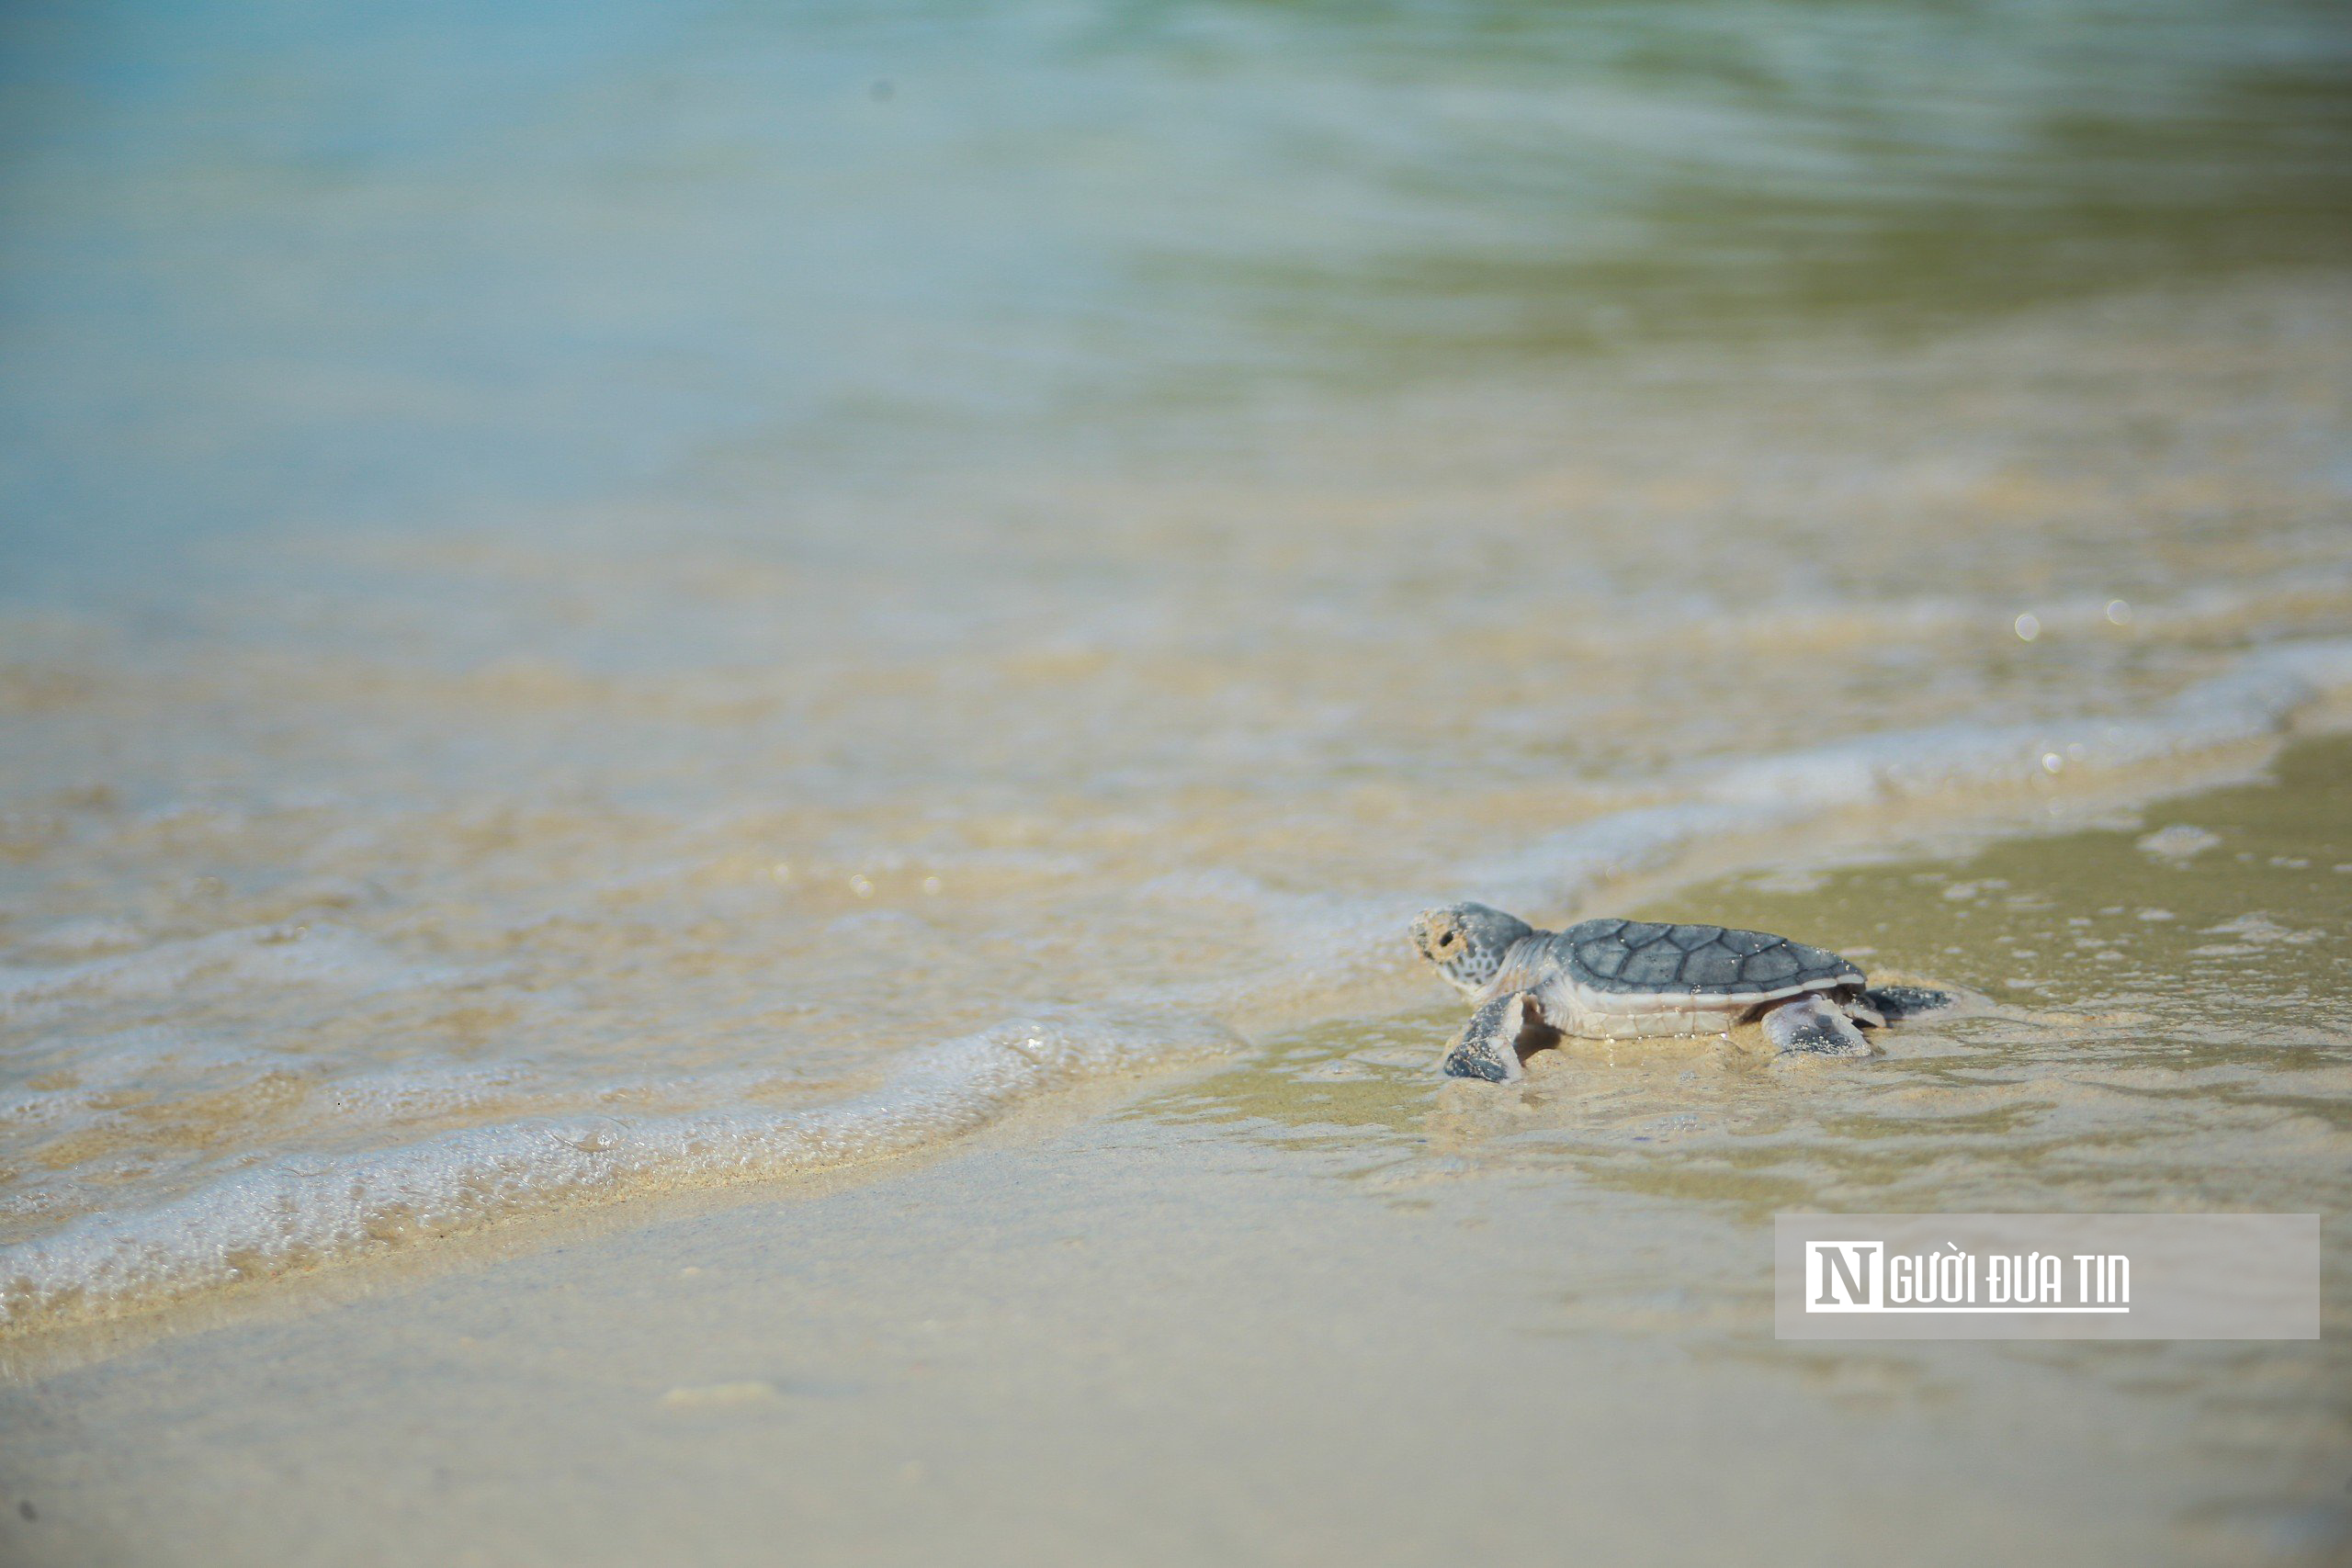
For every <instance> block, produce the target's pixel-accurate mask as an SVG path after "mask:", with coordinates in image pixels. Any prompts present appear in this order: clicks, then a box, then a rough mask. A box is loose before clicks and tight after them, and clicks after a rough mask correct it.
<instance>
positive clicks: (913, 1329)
mask: <svg viewBox="0 0 2352 1568" xmlns="http://www.w3.org/2000/svg"><path fill="white" fill-rule="evenodd" d="M2274 773H2275V779H2276V782H2257V783H2250V784H2243V785H2233V786H2231V787H2227V788H2222V789H2215V790H2208V791H2205V792H2202V793H2200V794H2197V795H2189V796H2187V797H2184V798H2181V799H2177V800H2174V801H2170V802H2165V803H2160V804H2158V805H2155V806H2153V807H2148V808H2146V809H2144V810H2141V811H2137V812H2131V813H2123V812H2120V811H2119V812H2117V813H2114V814H2112V819H2111V820H2110V821H2109V822H2108V823H2106V824H2104V825H2101V826H2096V827H2092V828H2088V829H2079V828H2078V829H2073V830H2070V831H2066V832H2063V833H2057V834H2041V835H2037V836H2032V837H2024V838H2017V837H2008V838H1994V839H1987V840H1979V841H1977V842H1975V843H1973V844H1972V843H1959V842H1948V843H1945V844H1942V845H1939V846H1931V847H1930V849H1928V851H1925V852H1922V851H1918V850H1916V849H1915V850H1914V851H1913V852H1908V853H1905V854H1903V855H1901V856H1899V857H1881V858H1871V859H1862V860H1857V859H1856V858H1855V857H1854V856H1853V855H1851V854H1850V853H1849V855H1848V856H1847V857H1846V859H1845V860H1844V861H1843V862H1839V861H1838V860H1837V859H1835V858H1825V857H1821V856H1815V857H1814V858H1813V860H1812V861H1810V862H1809V863H1808V862H1805V861H1802V860H1800V861H1798V862H1795V863H1781V864H1776V865H1774V866H1771V867H1769V868H1766V869H1761V870H1756V871H1750V872H1745V873H1741V874H1736V875H1734V876H1731V877H1728V878H1726V879H1723V880H1720V881H1717V882H1714V883H1713V884H1707V885H1698V886H1689V887H1686V888H1682V889H1679V890H1677V891H1674V892H1671V893H1666V894H1660V895H1658V896H1657V897H1654V898H1653V899H1652V900H1650V902H1649V904H1648V907H1647V908H1645V909H1643V910H1641V911H1639V912H1642V913H1648V914H1656V915H1661V916H1663V915H1672V914H1678V913H1679V914H1689V915H1692V916H1694V917H1695V916H1699V915H1704V916H1705V917H1707V918H1717V919H1735V920H1754V921H1756V922H1758V923H1762V924H1766V925H1771V926H1778V927H1781V928H1782V929H1791V930H1796V931H1801V932H1802V934H1804V935H1805V936H1807V937H1809V938H1815V939H1818V940H1822V941H1825V942H1830V943H1832V944H1844V945H1846V946H1847V948H1848V950H1849V951H1853V950H1855V949H1860V948H1871V949H1873V950H1874V951H1873V952H1872V953H1871V955H1870V957H1869V959H1868V962H1869V963H1870V964H1871V965H1872V966H1873V967H1874V968H1876V969H1880V970H1883V971H1886V972H1902V973H1908V974H1914V975H1918V976H1926V977H1930V978H1934V979H1938V980H1941V981H1945V982H1949V983H1951V984H1955V985H1958V986H1961V987H1965V988H1966V989H1967V990H1968V991H1969V993H1970V995H1971V1001H1970V1005H1968V1006H1967V1007H1965V1008H1963V1009H1962V1010H1958V1011H1956V1012H1955V1013H1954V1014H1953V1015H1951V1016H1950V1017H1948V1018H1944V1019H1940V1020H1931V1021H1921V1022H1919V1023H1917V1024H1913V1025H1909V1026H1906V1027H1905V1028H1903V1029H1901V1030H1898V1031H1895V1032H1892V1033H1890V1034H1889V1035H1888V1036H1887V1037H1886V1038H1885V1041H1884V1043H1885V1046H1886V1055H1883V1056H1882V1057H1880V1058H1878V1059H1875V1060H1873V1061H1871V1062H1868V1063H1862V1064H1851V1065H1844V1064H1818V1065H1815V1066H1807V1067H1799V1068H1794V1069H1791V1068H1784V1067H1778V1066H1773V1065H1771V1064H1770V1062H1769V1061H1767V1060H1766V1059H1765V1058H1763V1057H1761V1056H1760V1055H1757V1054H1756V1053H1755V1052H1753V1051H1752V1050H1751V1049H1749V1048H1748V1043H1746V1042H1743V1041H1739V1040H1734V1041H1731V1042H1722V1041H1701V1042H1690V1043H1658V1044H1656V1045H1650V1046H1644V1047H1641V1048H1639V1049H1635V1048H1633V1047H1613V1048H1612V1047H1608V1046H1602V1045H1582V1046H1577V1047H1573V1048H1570V1049H1565V1050H1561V1051H1555V1052H1547V1053H1543V1054H1540V1055H1537V1056H1536V1057H1535V1058H1533V1059H1532V1061H1531V1064H1530V1075H1529V1079H1528V1082H1527V1084H1526V1085H1525V1086H1524V1088H1523V1089H1521V1090H1519V1091H1515V1092H1498V1091H1494V1090H1491V1089H1485V1088H1483V1087H1476V1086H1468V1085H1445V1084H1442V1083H1440V1082H1439V1081H1438V1080H1436V1079H1434V1078H1433V1077H1431V1076H1430V1056H1431V1055H1432V1054H1433V1052H1434V1049H1435V1047H1436V1045H1437V1044H1438V1043H1439V1042H1440V1041H1442V1038H1443V1035H1444V1033H1445V1032H1446V1031H1448V1030H1449V1029H1451V1028H1453V1026H1454V1025H1455V1024H1456V1023H1458V1021H1459V1020H1458V1016H1457V1010H1455V1009H1453V1008H1452V1007H1450V1006H1448V1005H1445V1004H1443V1003H1441V1002H1438V1001H1437V1000H1435V999H1434V998H1433V997H1432V998H1431V999H1430V1000H1429V1001H1427V1003H1426V1004H1425V1005H1423V1004H1416V1005H1415V1006H1413V1007H1411V1008H1409V1009H1408V1010H1405V1011H1403V1012H1400V1013H1398V1014H1397V1015H1395V1016H1393V1017H1391V1018H1389V1019H1386V1020H1385V1021H1378V1022H1375V1023H1372V1024H1363V1023H1356V1024H1350V1025H1347V1026H1344V1027H1341V1026H1331V1027H1326V1028H1317V1029H1308V1030H1305V1031H1300V1032H1292V1033H1289V1034H1285V1035H1283V1036H1280V1037H1278V1038H1274V1039H1271V1040H1268V1041H1266V1042H1264V1049H1263V1051H1262V1053H1261V1055H1257V1056H1255V1057H1252V1058H1250V1059H1249V1060H1247V1061H1246V1062H1243V1063H1241V1064H1239V1065H1237V1066H1231V1067H1229V1068H1225V1069H1219V1070H1215V1071H1211V1072H1209V1073H1206V1074H1202V1073H1198V1072H1195V1073H1194V1074H1193V1075H1192V1076H1190V1077H1172V1078H1171V1077H1162V1078H1159V1079H1155V1080H1143V1081H1139V1082H1137V1083H1136V1086H1135V1087H1134V1089H1132V1090H1131V1091H1130V1098H1128V1099H1127V1100H1125V1101H1124V1102H1122V1103H1121V1104H1118V1105H1116V1106H1113V1107H1109V1108H1103V1107H1093V1108H1090V1109H1091V1110H1093V1111H1095V1113H1093V1114H1090V1115H1087V1116H1085V1117H1083V1118H1081V1119H1078V1120H1075V1121H1073V1120H1069V1119H1067V1118H1066V1119H1064V1120H1062V1121H1061V1122H1059V1123H1058V1124H1056V1123H1053V1122H1044V1121H1038V1120H1034V1119H1033V1120H1030V1121H1025V1122H1017V1123H1015V1124H1011V1125H1007V1126H1004V1127H1001V1128H999V1129H997V1130H996V1131H994V1132H992V1133H990V1134H986V1135H985V1136H984V1137H983V1138H982V1139H981V1140H979V1141H978V1143H976V1144H973V1145H967V1146H966V1147H964V1148H963V1149H962V1150H960V1151H958V1152H956V1153H953V1154H951V1155H949V1156H946V1157H944V1158H941V1159H937V1160H935V1161H933V1162H932V1163H929V1164H927V1165H923V1166H922V1167H920V1168H901V1169H899V1170H896V1171H888V1172H883V1173H880V1174H878V1175H876V1177H875V1178H874V1179H867V1180H864V1181H861V1182H858V1183H856V1184H846V1183H845V1184H842V1185H838V1186H836V1187H834V1188H832V1189H831V1190H824V1191H818V1192H809V1191H804V1190H789V1189H769V1190H760V1191H757V1192H755V1193H752V1194H750V1195H746V1196H744V1197H743V1198H742V1199H741V1201H736V1202H729V1203H723V1204H721V1203H716V1202H713V1203H708V1204H706V1205H705V1206H703V1207H700V1208H697V1209H691V1210H690V1209H685V1208H673V1209H669V1210H660V1209H655V1210H647V1211H642V1212H637V1213H619V1214H616V1216H615V1217H614V1220H613V1223H612V1224H609V1225H608V1226H607V1227H605V1229H604V1230H603V1231H602V1232H601V1233H600V1234H580V1235H570V1236H561V1237H557V1238H555V1239H553V1240H551V1241H549V1242H548V1243H547V1244H545V1245H543V1246H540V1247H536V1248H531V1249H526V1250H522V1251H520V1252H517V1253H515V1254H513V1255H510V1256H506V1257H503V1258H499V1259H497V1260H495V1261H492V1262H489V1263H487V1264H481V1263H479V1262H477V1263H476V1264H475V1265H474V1266H470V1267H468V1268H464V1269H444V1270H442V1271H439V1272H433V1273H410V1274H394V1273H391V1272H389V1271H384V1272H378V1273H375V1274H372V1275H368V1274H364V1273H362V1272H355V1273H354V1274H353V1275H352V1276H351V1278H353V1279H354V1280H365V1283H364V1285H362V1286H358V1287H355V1289H354V1290H353V1291H352V1292H350V1295H351V1298H352V1299H346V1300H344V1301H340V1302H336V1303H323V1302H313V1303H310V1310H307V1311H300V1312H295V1311H288V1310H278V1311H274V1312H272V1313H270V1314H267V1315H257V1314H246V1315H244V1316H243V1317H239V1316H237V1315H234V1314H232V1315H231V1316H229V1317H227V1318H225V1319H220V1320H216V1321H214V1322H212V1323H210V1324H209V1325H202V1326H196V1325H184V1326H182V1327H180V1328H179V1329H177V1330H176V1331H164V1330H159V1331H157V1334H155V1335H151V1336H150V1337H147V1338H146V1339H145V1340H144V1341H143V1342H138V1343H123V1344H118V1345H117V1346H115V1347H114V1353H112V1354H100V1353H93V1352H92V1350H91V1349H90V1348H88V1347H85V1349H84V1350H83V1351H82V1352H81V1353H79V1354H65V1353H61V1352H60V1351H59V1350H58V1349H57V1348H55V1346H54V1345H52V1348H51V1351H50V1352H47V1355H48V1358H49V1359H47V1361H46V1362H43V1361H42V1360H41V1359H40V1357H39V1356H36V1355H34V1354H33V1353H32V1351H33V1348H32V1347H31V1346H28V1345H26V1344H19V1345H18V1346H17V1348H15V1349H14V1351H13V1352H12V1354H13V1355H14V1356H15V1357H16V1363H15V1365H16V1370H17V1377H16V1378H15V1379H14V1380H12V1381H11V1382H10V1383H9V1384H8V1385H7V1387H6V1392H5V1394H0V1398H5V1413H0V1420H5V1422H6V1427H7V1428H8V1429H9V1430H10V1431H11V1432H12V1433H13V1434H14V1435H15V1436H14V1438H13V1439H12V1440H11V1442H10V1443H9V1444H8V1445H7V1448H6V1455H5V1458H0V1493H4V1494H5V1497H4V1498H0V1500H5V1502H6V1512H5V1514H0V1529H5V1532H6V1533H5V1535H4V1536H0V1549H5V1551H6V1555H7V1556H8V1558H9V1560H10V1561H16V1562H28V1563H38V1562H61V1563H62V1562H93V1561H107V1562H158V1563H161V1562H250V1561H303V1562H354V1563H358V1562H392V1561H403V1562H413V1561H444V1562H585V1563H597V1562H631V1561H646V1560H661V1559H665V1558H666V1559H685V1558H691V1559H693V1560H695V1561H701V1562H775V1561H779V1560H793V1561H807V1562H849V1561H856V1562H939V1561H954V1562H1105V1561H1117V1562H1212V1561H1213V1562H1300V1563H1304V1562H1330V1561H1339V1560H1356V1561H1362V1562H1380V1563H1388V1562H1395V1563H1408V1562H1430V1561H1436V1560H1441V1559H1446V1558H1452V1557H1456V1556H1464V1555H1478V1554H1486V1553H1495V1552H1505V1553H1519V1554H1525V1555H1530V1556H1534V1557H1537V1558H1539V1559H1540V1560H1547V1561H1549V1560H1560V1559H1573V1560H1608V1561H1622V1562H1689V1561H1693V1560H1708V1561H1720V1562H1781V1561H1789V1560H1791V1559H1792V1557H1797V1556H1800V1555H1801V1556H1803V1558H1804V1560H1806V1561H1812V1562H1855V1563H1863V1562H1871V1563H1883V1562H1953V1563H1960V1562H1968V1563H1975V1562H1994V1561H1999V1562H2052V1563H2056V1562H2067V1563H2105V1562H2113V1563H2163V1562H2181V1563H2213V1562H2324V1561H2338V1560H2340V1554H2341V1552H2342V1551H2344V1550H2345V1547H2346V1542H2347V1541H2352V1514H2347V1509H2346V1498H2345V1496H2344V1495H2343V1491H2342V1488H2343V1484H2344V1476H2345V1472H2346V1459H2345V1456H2346V1453H2347V1452H2352V1424H2347V1420H2346V1394H2347V1392H2352V1367H2347V1363H2346V1358H2345V1355H2344V1352H2343V1350H2342V1342H2341V1340H2340V1338H2324V1339H2322V1340H2321V1341H2318V1342H2315V1343H2278V1344H2230V1343H2215V1344H2201V1345H2200V1344H2144V1345H2090V1344H2079V1343H2075V1344H2008V1345H2002V1344H1989V1343H1982V1344H1901V1345H1894V1344H1873V1345H1867V1346H1863V1345H1856V1346H1837V1345H1826V1346H1825V1345H1802V1346H1800V1345H1781V1344H1779V1343H1777V1342H1775V1341H1774V1340H1773V1338H1772V1337H1771V1322H1770V1291H1769V1286H1770V1280H1769V1267H1768V1262H1767V1246H1768V1242H1769V1237H1770V1216H1771V1214H1772V1213H1774V1212H1775V1211H1778V1210H1783V1209H1812V1208H1818V1209H1828V1210H1838V1209H1849V1210H1857V1211H1862V1210H1887V1209H1939V1208H1941V1209H1963V1208H1964V1209H2018V1210H2034V1209H2046V1210H2069V1209H2098V1208H2111V1209H2147V1210H2166V1209H2177V1210H2227V1209H2290V1210H2299V1211H2302V1212H2311V1211H2313V1210H2316V1211H2318V1212H2320V1213H2323V1214H2324V1215H2325V1216H2326V1219H2325V1224H2326V1229H2327V1235H2328V1237H2329V1241H2330V1248H2329V1253H2328V1261H2327V1280H2326V1283H2327V1289H2328V1300H2329V1303H2330V1305H2329V1308H2328V1313H2327V1317H2326V1324H2327V1329H2328V1333H2329V1334H2330V1335H2331V1336H2340V1334H2341V1333H2342V1329H2343V1315H2342V1310H2341V1307H2340V1305H2339V1304H2338V1303H2341V1302H2343V1301H2344V1300H2345V1299H2346V1284H2347V1281H2346V1276H2345V1269H2344V1266H2343V1264H2342V1262H2341V1258H2342V1256H2343V1254H2342V1251H2341V1248H2340V1247H2339V1246H2337V1245H2336V1244H2337V1243H2338V1242H2340V1239H2341V1236H2342V1226H2343V1225H2344V1224H2345V1221H2346V1215H2347V1213H2352V1159H2347V1157H2346V1156H2348V1155H2352V1132H2347V1123H2348V1122H2352V975H2347V964H2346V936H2347V935H2352V931H2347V929H2346V927H2347V919H2346V909H2347V907H2352V897H2346V893H2347V891H2352V869H2338V868H2339V867H2345V868H2352V741H2347V740H2346V739H2340V738H2325V737H2322V738H2315V739H2306V740H2303V741H2301V742H2298V743H2296V744H2295V745H2293V746H2291V747H2290V748H2289V750H2287V751H2286V752H2285V753H2284V754H2283V755H2282V756H2281V757H2280V758H2279V759H2278V762H2277V763H2276V765H2275V769H2274ZM1432 990H1433V987H1432ZM424 1250H427V1251H429V1250H430V1249H424Z"/></svg>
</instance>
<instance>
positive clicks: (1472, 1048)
mask: <svg viewBox="0 0 2352 1568" xmlns="http://www.w3.org/2000/svg"><path fill="white" fill-rule="evenodd" d="M1542 1021H1544V1010H1543V1009H1542V1008H1541V1007H1540V1006H1538V1005H1537V1003H1536V1000H1535V997H1534V994H1533V993H1532V992H1530V991H1513V992H1511V993H1510V995H1509V996H1502V997H1497V998H1495V999H1494V1000H1493V1001H1490V1002H1488V1003H1487V1004H1486V1005H1485V1006H1484V1007H1482V1008H1480V1009H1479V1010H1477V1011H1476V1012H1474V1013H1472V1014H1471V1015H1470V1021H1469V1023H1468V1024H1467V1025H1465V1026H1464V1029H1463V1031H1462V1032H1461V1033H1460V1034H1458V1035H1456V1036H1454V1039H1453V1046H1452V1047H1451V1048H1450V1049H1448V1050H1447V1052H1446V1054H1445V1075H1446V1077H1453V1078H1482V1079H1484V1080H1485V1081H1487V1083H1516V1082H1518V1081H1519V1079H1520V1078H1521V1077H1522V1076H1524V1073H1525V1069H1524V1068H1522V1067H1521V1066H1520V1065H1519V1037H1520V1035H1521V1034H1522V1033H1524V1032H1526V1029H1527V1026H1528V1024H1529V1023H1530V1022H1535V1023H1541V1022H1542Z"/></svg>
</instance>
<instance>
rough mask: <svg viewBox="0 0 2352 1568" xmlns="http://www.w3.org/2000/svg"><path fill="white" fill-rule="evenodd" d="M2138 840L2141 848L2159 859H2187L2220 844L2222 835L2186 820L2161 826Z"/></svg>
mask: <svg viewBox="0 0 2352 1568" xmlns="http://www.w3.org/2000/svg"><path fill="white" fill-rule="evenodd" d="M2137 841H2138V844H2139V847H2140V849H2141V850H2143V852H2146V853H2148V854H2152V855H2154V856H2155V857H2156V858H2157V859H2158V860H2169V861H2185V860H2188V859H2189V858H2190V857H2192V856H2195V855H2201V854H2203V853H2204V852H2206V851H2207V850H2210V849H2211V848H2213V847H2214V846H2215V845H2217V844H2219V843H2220V842H2221V841H2222V836H2221V835H2220V834H2219V833H2211V832H2208V831H2206V830H2205V829H2202V828H2193V827H2191V826H2189V825H2188V823H2186V822H2176V823H2174V824H2173V825H2172V826H2171V827H2169V828H2160V829H2157V830H2156V831H2154V832H2153V833H2149V834H2146V835H2145V836H2143V837H2142V838H2141V839H2140V840H2137Z"/></svg>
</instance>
